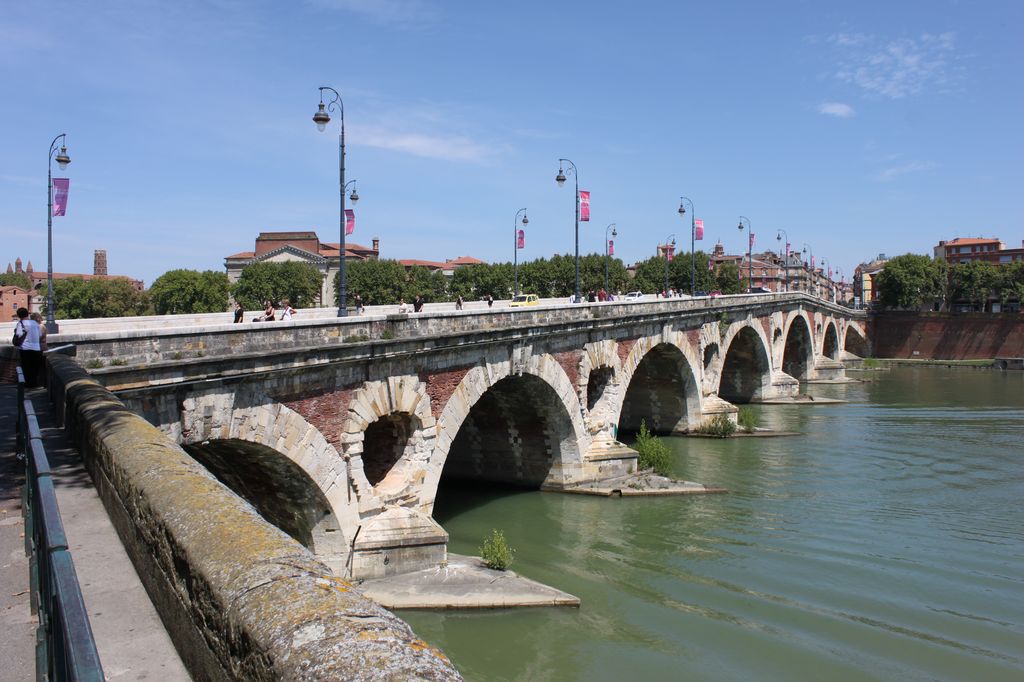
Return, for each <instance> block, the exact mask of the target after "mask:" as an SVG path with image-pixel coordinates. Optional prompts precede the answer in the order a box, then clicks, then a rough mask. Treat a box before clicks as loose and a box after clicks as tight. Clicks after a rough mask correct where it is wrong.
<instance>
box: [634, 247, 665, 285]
mask: <svg viewBox="0 0 1024 682" xmlns="http://www.w3.org/2000/svg"><path fill="white" fill-rule="evenodd" d="M634 268H635V271H634V275H635V276H634V277H633V284H632V289H633V290H634V291H642V292H644V293H645V294H653V293H657V292H659V291H663V290H664V289H665V257H664V256H651V257H650V258H648V259H647V260H642V261H637V262H636V265H635V266H634Z"/></svg>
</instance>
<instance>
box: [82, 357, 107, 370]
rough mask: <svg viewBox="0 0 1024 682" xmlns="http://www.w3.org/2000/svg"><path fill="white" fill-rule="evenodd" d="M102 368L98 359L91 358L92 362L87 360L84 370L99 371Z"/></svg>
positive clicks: (101, 362)
mask: <svg viewBox="0 0 1024 682" xmlns="http://www.w3.org/2000/svg"><path fill="white" fill-rule="evenodd" d="M102 366H103V361H102V360H100V359H99V358H93V359H92V360H89V361H88V362H87V363H85V367H86V369H99V368H100V367H102Z"/></svg>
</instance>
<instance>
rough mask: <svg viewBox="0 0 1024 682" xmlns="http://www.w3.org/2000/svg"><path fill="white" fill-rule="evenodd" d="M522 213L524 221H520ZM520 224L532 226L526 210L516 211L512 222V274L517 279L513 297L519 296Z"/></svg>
mask: <svg viewBox="0 0 1024 682" xmlns="http://www.w3.org/2000/svg"><path fill="white" fill-rule="evenodd" d="M520 213H522V214H523V219H522V221H520V220H519V214H520ZM520 222H521V223H522V224H523V225H529V224H530V219H529V218H527V217H526V209H525V208H521V209H519V210H518V211H516V217H515V220H514V221H513V222H512V237H513V242H512V247H513V248H512V272H513V277H514V279H515V285H514V286H513V289H512V295H513V297H514V296H518V295H519V225H520Z"/></svg>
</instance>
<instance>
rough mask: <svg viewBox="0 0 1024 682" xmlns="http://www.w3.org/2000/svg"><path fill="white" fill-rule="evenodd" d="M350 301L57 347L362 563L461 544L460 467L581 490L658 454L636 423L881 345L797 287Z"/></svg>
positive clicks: (753, 398) (856, 315)
mask: <svg viewBox="0 0 1024 682" xmlns="http://www.w3.org/2000/svg"><path fill="white" fill-rule="evenodd" d="M381 312H383V314H380V313H381ZM332 315H333V311H331V310H325V309H321V310H318V311H300V314H299V315H298V316H297V318H296V319H295V320H294V321H289V322H275V323H272V324H271V323H251V322H250V323H245V324H240V325H232V324H229V323H228V324H224V323H223V322H224V321H226V316H225V315H217V316H212V319H211V318H206V317H203V318H194V317H184V318H179V319H178V321H179V323H180V322H184V323H185V324H191V325H192V326H183V327H173V326H170V327H165V328H153V327H152V326H151V325H148V324H147V322H146V321H145V320H140V321H134V322H133V321H131V320H130V319H128V320H123V321H114V326H115V329H110V328H109V327H106V328H105V327H104V326H105V325H109V324H110V321H103V322H93V323H76V324H70V323H62V328H61V334H60V335H59V336H57V337H55V338H54V339H52V340H51V346H53V345H55V344H58V343H73V344H75V346H76V350H77V353H78V359H79V361H80V362H81V363H82V364H84V365H85V366H86V367H89V368H91V372H92V374H93V376H94V377H95V378H96V379H97V380H99V381H101V382H102V383H103V384H104V385H106V386H107V387H108V388H109V389H110V390H112V391H114V392H115V393H116V394H117V395H118V396H119V397H120V398H121V399H122V400H123V401H124V402H125V404H126V405H127V406H128V407H129V408H130V409H132V410H133V411H135V412H136V413H138V414H140V415H142V416H143V417H145V418H146V419H147V420H148V421H149V422H150V423H151V424H153V425H155V426H156V427H158V428H159V429H160V430H161V431H163V432H164V433H165V434H167V436H169V437H170V438H171V439H172V440H173V441H175V442H176V443H178V444H180V445H181V446H182V447H183V448H185V450H186V451H188V452H189V454H191V455H192V456H193V457H194V458H195V459H196V460H198V461H199V462H200V463H202V464H203V465H204V466H205V467H207V468H208V469H209V470H210V471H211V472H212V473H213V474H214V475H215V476H216V477H217V478H219V479H220V480H221V481H222V482H223V483H224V484H226V485H227V486H228V487H229V488H231V489H232V490H234V491H235V492H236V493H238V494H239V495H240V496H242V497H243V498H245V499H246V500H248V501H249V502H250V503H251V504H252V505H253V506H254V507H255V508H256V509H257V510H259V512H260V513H261V514H262V515H263V516H264V517H265V518H266V519H267V520H268V521H270V522H271V523H273V524H274V525H277V526H278V527H279V528H281V529H282V530H284V531H285V532H287V533H288V534H289V535H291V536H292V537H293V538H295V539H296V540H298V541H299V542H301V543H302V544H304V545H305V546H306V547H308V548H309V549H311V550H312V551H313V552H314V554H316V555H317V557H318V558H319V559H321V560H322V561H324V562H325V563H326V564H327V565H328V566H330V567H331V568H332V570H334V571H335V573H337V574H338V575H341V576H346V577H355V578H370V577H380V576H383V575H391V574H395V573H400V572H404V571H410V570H415V569H418V568H421V567H424V566H428V565H436V564H437V563H438V562H440V561H442V560H444V558H445V556H446V543H447V533H446V532H445V531H444V529H443V528H441V527H440V526H439V525H438V524H437V523H436V522H434V520H433V519H432V518H431V513H432V509H433V503H434V498H435V495H436V492H437V488H438V485H439V483H440V481H441V478H442V476H444V477H445V478H462V479H473V480H488V481H495V482H501V483H506V484H512V485H519V486H527V487H534V488H537V487H543V488H546V489H563V488H568V487H572V486H575V485H579V484H581V483H584V482H588V481H594V480H599V479H601V478H608V477H612V476H616V475H621V474H623V473H627V472H630V471H632V470H634V469H635V466H636V459H635V457H636V455H635V453H634V452H632V451H631V450H629V449H628V448H627V447H625V446H624V445H622V444H621V443H620V442H619V441H618V434H619V431H620V430H621V431H625V432H631V431H635V430H636V429H638V428H639V426H640V423H641V421H646V423H647V424H648V426H649V427H650V428H651V429H652V430H654V431H655V432H659V433H679V432H686V431H688V430H691V429H693V428H696V427H698V426H700V425H701V424H702V423H704V422H705V421H707V420H709V419H712V418H715V417H716V416H717V415H726V416H727V417H729V418H731V419H735V414H736V407H735V405H736V404H740V403H746V402H757V401H764V400H777V399H780V398H783V399H784V398H786V397H793V396H796V395H797V394H798V392H799V388H800V382H803V381H814V380H839V379H842V377H843V366H842V363H841V360H842V359H843V357H844V356H845V354H847V353H851V354H855V355H865V354H867V349H868V348H869V344H868V339H867V336H866V326H865V322H866V320H865V316H864V314H863V313H861V312H859V311H853V310H850V309H847V308H844V307H841V306H837V305H835V304H832V303H830V302H827V301H824V300H821V299H817V298H813V297H811V296H809V295H807V294H804V293H796V292H794V293H786V294H758V295H737V296H725V297H719V298H714V299H709V298H701V299H669V300H664V299H658V300H643V301H638V302H632V301H631V302H619V301H616V302H609V303H596V304H579V305H568V304H566V303H564V302H559V303H558V304H555V305H541V306H537V307H530V308H521V309H509V308H507V307H506V306H505V305H500V304H499V303H497V302H496V303H495V307H494V308H493V309H487V308H486V307H484V308H483V309H481V308H480V304H477V305H475V306H474V307H473V308H469V309H467V310H463V311H454V310H446V309H441V310H437V309H433V310H432V309H430V308H428V309H427V310H426V311H425V312H424V313H421V314H406V315H399V314H393V313H392V312H391V311H389V310H386V309H385V310H384V311H379V310H378V311H375V310H372V309H368V310H367V314H365V315H362V316H358V317H350V318H345V319H338V318H336V317H333V316H332ZM172 317H173V316H172ZM168 322H170V323H171V324H174V319H171V320H163V321H162V324H166V323H168ZM101 325H104V326H101Z"/></svg>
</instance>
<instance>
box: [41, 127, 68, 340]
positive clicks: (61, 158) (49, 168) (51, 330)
mask: <svg viewBox="0 0 1024 682" xmlns="http://www.w3.org/2000/svg"><path fill="white" fill-rule="evenodd" d="M57 140H60V141H61V142H60V151H59V152H58V151H57ZM66 141H67V135H66V134H65V133H61V134H60V135H58V136H57V137H55V138H53V142H51V143H50V155H49V156H48V157H47V159H46V333H47V334H56V333H57V332H58V331H59V327H58V326H57V321H56V320H55V319H54V310H53V159H54V152H57V156H56V158H57V165H58V166H60V168H61V170H64V169H65V168H67V167H68V164H69V163H71V157H70V156H68V148H67V146H66V145H65V144H64V143H65V142H66Z"/></svg>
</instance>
